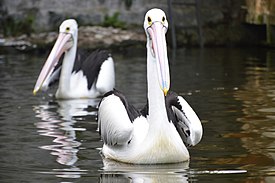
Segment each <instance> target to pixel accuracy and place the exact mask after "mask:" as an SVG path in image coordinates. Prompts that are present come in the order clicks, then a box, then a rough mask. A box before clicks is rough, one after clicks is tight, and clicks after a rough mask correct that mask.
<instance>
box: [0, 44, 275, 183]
mask: <svg viewBox="0 0 275 183" xmlns="http://www.w3.org/2000/svg"><path fill="white" fill-rule="evenodd" d="M169 54H170V55H171V58H170V61H171V84H172V87H171V89H172V90H173V91H176V92H177V93H179V94H180V95H182V96H184V97H185V99H186V100H187V101H188V102H189V104H190V105H191V106H192V107H193V108H194V110H195V111H196V112H197V114H198V115H199V117H200V118H201V120H202V123H203V128H204V135H203V139H202V141H201V142H200V144H198V145H197V146H195V147H193V148H191V149H190V154H191V159H190V162H189V163H188V162H187V163H180V164H168V165H127V164H121V163H116V162H113V161H105V160H103V159H102V157H101V155H100V148H101V147H102V142H101V140H100V137H99V135H98V132H97V122H96V112H97V111H96V105H97V103H98V101H99V99H96V100H71V101H62V100H61V101H59V100H56V99H54V98H53V97H52V95H53V94H54V92H55V89H52V90H50V91H49V92H48V93H47V94H38V95H37V96H33V95H32V89H33V86H34V83H35V80H36V77H37V76H38V73H39V71H40V68H41V66H42V62H44V60H45V58H46V56H47V55H46V54H42V55H34V54H23V53H18V52H12V53H2V54H1V55H0V84H1V85H0V99H1V100H0V101H1V105H0V180H1V182H131V181H132V182H274V181H275V167H274V160H275V143H274V142H275V141H274V140H275V103H274V100H275V62H274V60H275V51H274V50H264V49H226V48H220V49H215V48H212V49H204V50H200V49H186V50H179V51H177V53H176V56H174V57H173V56H172V55H173V53H169ZM133 55H134V56H133ZM133 55H130V54H124V55H122V54H119V53H117V54H114V59H115V60H116V84H117V88H118V89H119V90H121V91H123V92H124V93H126V95H127V97H128V98H129V100H130V101H131V102H132V103H133V104H134V105H135V106H137V107H142V106H143V105H144V103H145V101H146V93H145V91H146V70H145V69H146V62H145V54H144V53H143V50H142V51H141V54H138V53H136V54H133ZM135 55H136V56H135Z"/></svg>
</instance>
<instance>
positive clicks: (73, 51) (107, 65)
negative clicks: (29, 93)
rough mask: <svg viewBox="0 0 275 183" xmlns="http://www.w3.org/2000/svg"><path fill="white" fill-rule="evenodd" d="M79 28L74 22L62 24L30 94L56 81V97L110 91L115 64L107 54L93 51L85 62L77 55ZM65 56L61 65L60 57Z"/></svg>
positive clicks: (72, 20) (89, 94) (69, 97)
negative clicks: (57, 80) (57, 83)
mask: <svg viewBox="0 0 275 183" xmlns="http://www.w3.org/2000/svg"><path fill="white" fill-rule="evenodd" d="M77 37H78V25H77V22H76V21H75V20H74V19H68V20H65V21H64V22H62V24H61V25H60V27H59V35H58V38H57V40H56V42H55V44H54V47H53V48H52V51H51V53H50V55H49V56H48V59H47V60H46V62H45V64H44V66H43V68H42V70H41V72H40V75H39V77H38V79H37V81H36V84H35V87H34V90H33V94H34V95H35V94H36V93H37V92H38V91H39V90H40V89H41V90H43V91H46V90H47V89H48V87H49V86H50V85H51V84H52V83H53V81H56V79H57V78H59V86H58V89H57V91H56V94H55V96H56V98H61V99H72V98H95V97H98V96H100V95H103V94H104V93H106V92H108V91H110V90H112V89H113V88H114V84H115V73H114V63H113V59H112V57H111V56H110V55H109V54H108V52H107V51H99V50H96V51H94V52H92V53H91V54H90V55H89V56H88V57H87V58H86V59H82V60H81V59H80V58H81V57H80V56H79V55H78V54H77ZM63 53H64V58H63V62H62V63H61V60H62V59H60V58H61V56H62V55H63Z"/></svg>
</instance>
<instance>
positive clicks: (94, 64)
mask: <svg viewBox="0 0 275 183" xmlns="http://www.w3.org/2000/svg"><path fill="white" fill-rule="evenodd" d="M108 57H110V54H109V53H108V52H107V51H105V50H95V51H93V52H92V53H91V54H90V55H89V56H88V57H87V58H86V59H76V61H75V64H74V68H73V72H78V71H80V70H82V71H83V74H84V75H85V76H86V77H87V80H88V89H91V87H92V85H93V83H94V81H95V80H96V79H97V76H98V73H99V71H100V67H101V65H102V63H103V62H104V61H105V60H107V59H108Z"/></svg>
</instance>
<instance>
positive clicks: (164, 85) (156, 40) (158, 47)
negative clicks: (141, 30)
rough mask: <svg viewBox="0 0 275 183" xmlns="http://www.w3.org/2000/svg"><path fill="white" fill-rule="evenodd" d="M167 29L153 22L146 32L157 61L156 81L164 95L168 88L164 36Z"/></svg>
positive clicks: (168, 74) (168, 78) (167, 66)
mask: <svg viewBox="0 0 275 183" xmlns="http://www.w3.org/2000/svg"><path fill="white" fill-rule="evenodd" d="M166 31H167V28H166V27H165V26H164V25H163V24H162V23H161V22H154V23H153V24H152V25H151V26H150V27H149V28H148V32H149V34H150V37H151V39H152V43H153V44H152V49H153V51H154V55H155V57H156V60H157V71H158V72H157V73H158V80H159V84H160V87H161V89H162V91H163V92H164V95H166V94H167V92H168V91H169V88H170V73H169V64H168V57H167V47H166V39H165V34H166Z"/></svg>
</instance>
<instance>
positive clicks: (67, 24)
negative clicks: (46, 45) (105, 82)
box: [33, 19, 78, 95]
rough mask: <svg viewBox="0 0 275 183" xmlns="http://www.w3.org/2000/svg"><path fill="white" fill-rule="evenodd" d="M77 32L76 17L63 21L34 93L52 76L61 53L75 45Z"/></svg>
mask: <svg viewBox="0 0 275 183" xmlns="http://www.w3.org/2000/svg"><path fill="white" fill-rule="evenodd" d="M77 33H78V26H77V22H76V21H75V20H74V19H68V20H65V21H64V22H62V24H61V25H60V27H59V35H58V38H57V40H56V42H55V44H54V47H53V49H52V51H51V53H50V55H49V57H48V59H47V60H46V62H45V64H44V66H43V68H42V70H41V72H40V74H39V77H38V79H37V81H36V84H35V87H34V90H33V94H34V95H35V94H36V93H37V92H38V91H39V90H40V88H41V87H42V86H43V83H44V82H45V80H47V79H48V78H49V77H50V75H51V74H52V72H53V70H54V67H55V66H56V65H57V62H58V61H59V59H60V57H61V55H62V54H63V53H64V52H66V51H69V50H70V49H71V48H72V47H73V45H75V44H76V43H77ZM74 59H75V58H73V59H72V61H74Z"/></svg>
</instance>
